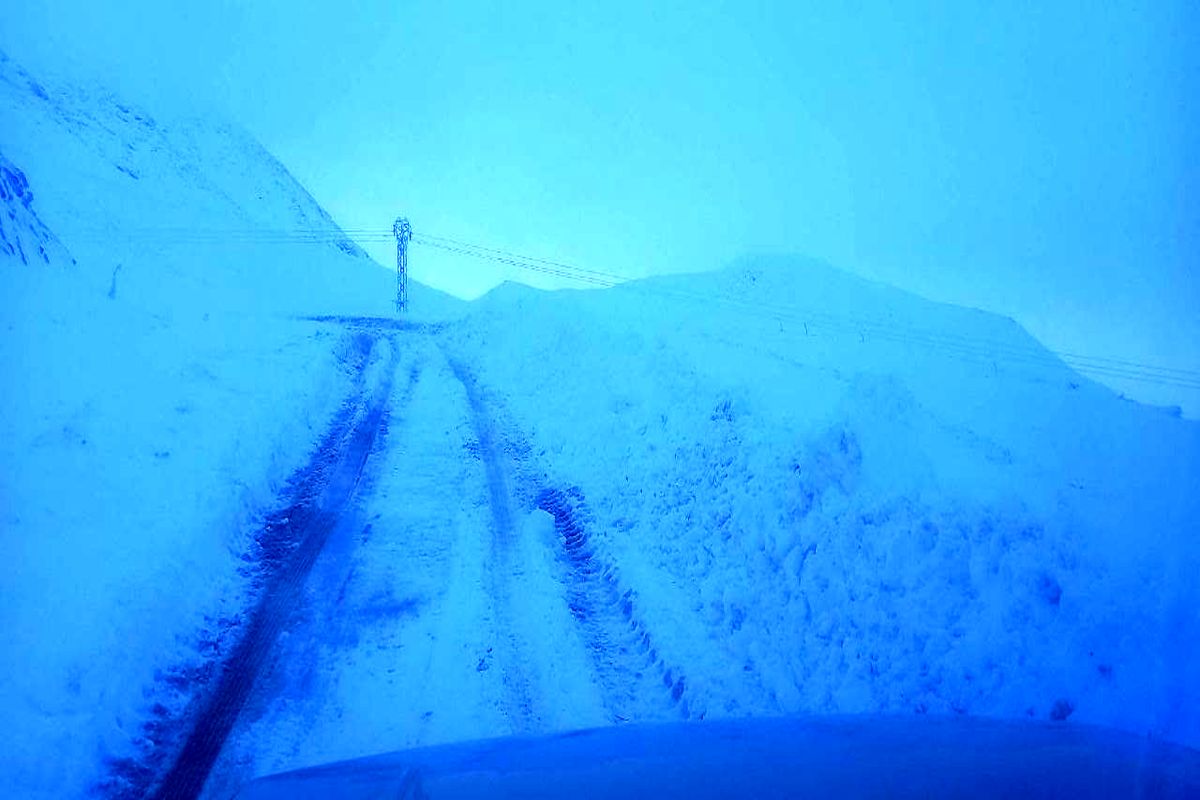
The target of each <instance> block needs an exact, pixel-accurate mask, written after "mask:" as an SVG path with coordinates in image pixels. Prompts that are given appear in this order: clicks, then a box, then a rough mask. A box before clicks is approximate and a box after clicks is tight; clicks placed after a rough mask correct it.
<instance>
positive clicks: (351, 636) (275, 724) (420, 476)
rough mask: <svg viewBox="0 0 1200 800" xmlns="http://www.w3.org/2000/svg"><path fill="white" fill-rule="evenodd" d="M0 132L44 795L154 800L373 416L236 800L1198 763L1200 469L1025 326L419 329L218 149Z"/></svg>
mask: <svg viewBox="0 0 1200 800" xmlns="http://www.w3.org/2000/svg"><path fill="white" fill-rule="evenodd" d="M0 103H2V105H0V108H2V109H3V112H2V113H3V125H0V178H2V186H3V194H0V202H3V204H4V207H3V209H0V212H2V214H3V219H2V220H0V222H2V223H3V225H2V228H0V230H2V232H3V240H2V241H0V280H2V281H3V286H2V287H0V292H2V294H0V296H2V298H3V300H2V301H0V326H2V330H3V337H2V338H0V365H2V366H3V371H4V372H3V374H4V387H3V391H2V392H0V500H2V503H3V505H2V508H0V513H2V515H3V516H2V517H0V520H2V522H0V526H2V527H0V557H2V558H3V559H4V562H5V563H6V564H7V565H9V568H8V569H6V570H5V571H4V573H3V578H0V624H2V625H3V629H4V631H5V634H6V640H7V641H6V646H5V647H4V648H3V650H2V652H0V713H3V714H4V717H5V719H6V720H7V721H8V725H9V728H10V731H12V732H13V733H14V735H13V736H10V737H9V738H10V742H9V744H8V745H7V746H6V747H5V749H4V752H3V754H2V755H0V785H3V786H6V787H11V791H13V792H14V793H15V794H18V795H22V796H30V797H59V796H78V795H82V794H85V793H87V792H88V791H92V790H97V789H98V790H99V791H100V792H101V794H108V795H112V796H121V793H122V792H123V791H124V792H130V791H133V790H134V789H136V788H138V787H141V788H143V789H144V788H146V787H148V786H152V785H153V781H154V780H156V779H157V778H156V776H157V777H158V778H160V777H161V772H162V770H164V769H166V768H167V767H169V763H168V762H169V760H170V758H171V757H172V752H173V751H172V750H171V747H172V746H173V745H171V742H174V741H176V739H178V737H179V736H186V732H187V729H188V724H189V720H191V719H193V717H194V715H195V714H196V713H198V712H197V711H196V709H197V707H198V706H200V705H202V703H200V700H199V699H202V698H203V696H204V692H205V691H206V687H210V686H211V680H212V675H213V674H214V670H216V669H217V668H218V667H219V665H220V664H221V663H223V662H222V659H223V658H224V657H225V656H226V655H227V654H228V653H229V652H230V650H231V648H232V647H233V646H234V645H235V644H236V642H237V641H238V639H239V636H240V635H241V633H240V631H241V630H243V629H244V628H245V627H246V626H247V625H248V624H249V620H251V619H252V609H253V608H255V607H256V605H255V604H256V602H257V598H258V597H259V595H260V594H261V592H262V591H263V583H262V582H261V581H256V575H258V574H259V573H258V572H256V569H257V567H256V565H255V563H254V558H255V553H256V552H257V551H256V550H255V546H256V545H255V542H256V539H258V537H259V536H260V534H261V533H262V531H263V530H265V529H266V526H268V525H269V520H271V519H272V517H271V516H270V515H271V514H273V513H277V512H279V511H280V508H281V503H282V502H283V500H284V499H285V498H286V497H288V492H289V491H290V488H289V484H287V480H288V478H289V476H294V475H297V474H302V473H303V471H304V470H305V469H306V465H311V464H313V463H317V462H318V461H319V459H320V458H322V457H326V458H329V457H332V456H331V455H330V454H331V453H333V452H334V451H330V450H328V449H326V444H327V434H328V433H329V431H330V430H336V425H337V420H339V419H343V418H349V417H352V416H353V414H355V413H357V412H356V411H355V409H356V408H357V406H356V405H355V403H356V402H359V401H358V400H356V399H355V398H361V397H367V396H376V395H378V396H380V397H381V398H382V399H381V400H380V402H382V403H383V406H382V416H381V417H380V419H381V422H380V423H379V428H378V431H377V433H378V435H377V436H374V438H373V439H372V441H373V444H372V445H371V448H370V452H369V454H368V453H363V454H362V455H363V456H364V457H365V461H364V462H363V463H362V464H359V465H358V466H359V467H360V468H361V469H359V470H357V471H352V473H347V474H352V477H351V478H347V479H346V481H348V485H346V486H343V487H341V489H342V490H344V494H345V496H346V497H348V498H349V499H348V501H347V502H346V506H345V509H344V510H343V509H340V508H339V513H338V516H337V519H336V521H335V524H334V526H333V527H332V528H331V530H330V532H329V537H328V541H327V542H325V544H324V547H323V548H322V549H321V551H320V553H319V555H318V556H317V557H316V558H315V560H314V561H313V563H312V564H311V573H306V577H305V583H304V588H303V592H302V593H301V594H300V595H298V596H300V597H302V598H303V601H302V602H300V603H298V604H297V608H296V609H295V612H294V616H293V617H290V618H289V619H288V620H287V621H286V624H285V625H284V626H283V630H282V632H281V633H279V635H278V641H277V642H276V643H275V644H274V647H273V650H272V655H271V657H270V658H269V659H268V660H267V663H266V665H265V666H264V668H263V672H262V674H261V675H257V674H256V675H252V676H249V679H251V680H253V681H254V689H253V691H252V693H251V695H250V699H249V700H248V701H247V704H246V707H245V710H244V711H243V712H242V713H241V716H240V717H239V719H238V721H237V724H236V725H235V726H234V727H233V730H232V732H231V733H230V735H229V739H228V740H227V742H226V743H225V746H224V748H223V750H222V752H221V755H220V758H219V759H218V760H217V762H216V765H215V767H214V770H213V773H212V777H211V779H209V782H208V788H207V789H206V792H207V794H208V795H209V796H213V797H223V796H227V795H228V794H230V793H232V792H233V791H234V790H235V789H236V787H237V786H238V785H239V784H240V783H241V782H242V781H244V780H246V779H248V778H251V777H254V776H257V775H262V774H268V773H271V772H276V771H280V770H286V769H294V768H298V767H304V766H312V765H315V764H320V763H322V762H327V761H331V760H334V759H344V758H354V757H359V756H366V755H371V754H373V753H377V752H382V751H386V750H393V749H397V748H402V747H410V746H418V745H429V744H437V743H445V742H454V741H461V740H465V739H474V738H479V737H483V736H504V735H510V734H537V733H542V732H547V731H554V730H568V729H572V728H579V727H587V726H595V725H606V724H619V723H621V722H624V721H630V720H636V721H653V720H664V721H665V720H677V719H681V718H683V719H690V720H700V719H712V718H717V717H738V716H747V715H750V716H761V715H778V714H781V713H782V714H791V713H821V714H827V713H838V714H843V713H863V712H886V713H894V714H927V715H960V714H967V715H979V716H995V717H1006V718H1034V719H1039V720H1048V721H1053V722H1060V723H1062V724H1074V723H1077V722H1079V721H1083V722H1090V723H1097V724H1103V725H1108V726H1113V727H1116V728H1120V729H1123V730H1126V731H1131V732H1134V733H1137V734H1152V735H1154V736H1156V737H1161V738H1164V739H1168V740H1171V741H1175V742H1180V743H1183V744H1187V745H1190V746H1197V745H1200V713H1197V710H1196V709H1200V681H1198V680H1197V679H1196V675H1195V671H1194V669H1193V668H1192V666H1191V665H1193V664H1195V663H1197V660H1198V659H1200V616H1198V615H1200V588H1198V587H1200V582H1198V581H1197V578H1196V575H1195V565H1196V564H1198V563H1200V559H1198V556H1200V543H1198V542H1200V539H1198V537H1197V536H1196V531H1197V521H1198V520H1200V499H1198V497H1200V492H1197V491H1196V485H1197V480H1196V477H1197V474H1198V473H1197V467H1198V466H1200V425H1198V424H1197V423H1195V422H1191V421H1187V420H1183V419H1180V418H1178V417H1174V416H1171V415H1170V414H1167V413H1164V412H1163V411H1161V410H1158V409H1153V408H1147V407H1144V406H1139V405H1137V404H1135V403H1131V402H1129V401H1127V400H1124V399H1122V398H1120V397H1118V396H1116V395H1114V394H1113V393H1111V392H1110V391H1109V390H1107V389H1105V388H1103V387H1101V386H1099V385H1097V384H1095V383H1092V382H1091V381H1089V380H1087V379H1085V378H1082V377H1080V376H1079V375H1078V374H1076V373H1074V372H1072V371H1071V370H1070V369H1069V368H1068V367H1066V366H1065V365H1063V364H1062V363H1061V362H1060V361H1059V360H1058V359H1056V358H1055V357H1054V356H1053V355H1052V354H1050V353H1049V352H1048V351H1046V350H1045V349H1044V348H1042V347H1041V346H1040V345H1039V344H1038V343H1037V342H1036V341H1035V340H1033V339H1032V338H1031V337H1030V336H1028V334H1026V333H1025V332H1024V331H1023V330H1022V329H1021V328H1020V327H1019V326H1018V325H1017V324H1016V323H1014V322H1013V321H1011V320H1009V319H1006V318H1003V317H999V316H996V315H992V314H987V313H983V312H980V311H975V310H970V309H963V308H958V307H952V306H946V305H941V304H936V303H932V302H929V301H926V300H923V299H921V298H919V297H916V296H913V295H910V294H907V293H904V292H902V291H899V290H896V289H893V288H890V287H885V286H881V285H877V284H873V283H869V282H866V281H862V280H860V279H858V278H854V277H852V276H850V275H848V274H846V273H843V272H839V271H837V270H835V269H833V268H831V267H828V266H826V265H822V264H818V263H813V262H808V261H804V260H800V259H795V258H791V257H783V256H780V257H759V258H753V259H746V260H743V261H741V262H738V263H735V264H733V265H730V266H729V267H727V268H726V269H724V270H721V271H719V272H714V273H705V274H700V275H691V276H676V277H669V278H657V279H651V280H645V281H638V282H634V283H629V284H625V285H622V286H619V287H616V288H613V289H608V290H603V291H599V290H594V291H579V292H575V291H560V292H553V293H547V292H541V291H536V290H532V289H529V288H526V287H522V286H518V285H505V286H502V287H500V288H499V289H497V290H495V291H493V292H492V293H490V294H489V295H487V296H485V297H484V298H481V299H480V300H478V301H476V302H474V303H472V304H459V303H457V302H456V301H453V300H451V299H450V298H447V297H444V296H441V295H439V294H437V293H436V292H433V291H431V290H428V289H426V288H424V287H421V286H419V285H414V286H413V287H412V291H411V302H412V305H413V307H414V309H415V314H416V315H417V316H416V317H415V318H413V319H410V320H409V322H408V323H406V324H404V325H399V326H398V325H394V324H390V323H388V322H387V321H386V320H383V321H381V318H385V317H389V316H391V315H392V314H393V312H392V309H391V301H392V291H393V288H394V277H393V275H392V274H391V273H390V272H389V271H387V270H384V269H382V268H380V267H379V266H378V265H376V264H374V263H373V262H371V261H369V260H368V259H367V258H366V257H365V256H364V255H363V254H362V253H361V251H359V250H358V248H357V247H356V246H355V245H354V244H353V243H352V242H351V241H349V240H348V239H347V238H346V237H345V236H344V235H343V234H342V233H341V231H340V230H339V229H338V227H337V226H336V224H335V223H334V222H333V221H332V220H330V219H329V217H328V215H326V214H325V213H324V212H323V211H322V210H321V208H320V207H319V206H318V205H317V204H316V203H315V202H314V201H313V200H312V198H311V197H309V196H308V194H307V193H306V192H305V191H304V189H303V188H302V187H300V186H299V185H298V184H297V183H296V182H295V181H294V180H293V179H292V178H291V177H290V176H289V175H288V173H287V172H286V170H285V169H284V168H283V167H282V166H281V165H280V164H279V163H278V162H276V161H275V160H274V159H273V158H271V157H270V155H269V154H267V153H266V152H265V151H264V150H263V149H262V148H261V147H260V146H259V145H258V144H256V143H255V142H254V141H253V140H252V139H250V138H249V137H247V136H246V135H245V134H243V133H241V132H239V131H237V130H236V129H235V128H232V127H230V126H227V125H223V124H217V123H213V122H211V121H208V120H186V119H165V118H160V117H159V116H151V115H150V114H148V113H146V112H144V111H143V110H141V109H138V108H136V107H134V106H132V105H129V104H126V103H123V102H121V101H120V100H118V99H116V98H113V97H111V96H110V95H108V94H106V93H105V92H103V91H102V90H96V89H84V88H80V87H79V86H76V85H72V84H68V83H63V82H59V83H53V84H52V83H50V82H43V81H39V80H36V79H35V78H34V77H33V76H30V75H29V74H27V73H26V72H25V71H24V70H22V69H21V68H20V67H19V66H17V65H16V64H14V63H12V62H11V61H8V60H7V59H2V60H0ZM317 318H319V319H317ZM356 419H357V418H356ZM323 437H325V438H323ZM338 452H340V451H338ZM335 454H336V453H335ZM339 457H340V456H339ZM264 520H267V521H268V522H264ZM198 698H199V699H198ZM173 736H174V737H175V738H174V739H173V738H172V737H173Z"/></svg>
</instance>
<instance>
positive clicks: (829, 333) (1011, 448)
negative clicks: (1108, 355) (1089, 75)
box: [454, 258, 1200, 744]
mask: <svg viewBox="0 0 1200 800" xmlns="http://www.w3.org/2000/svg"><path fill="white" fill-rule="evenodd" d="M476 306H477V307H476V308H475V309H474V311H473V313H472V314H471V315H470V316H469V317H468V319H467V320H466V321H465V322H464V325H463V326H462V329H461V330H460V331H459V332H457V333H456V334H454V335H455V336H456V337H457V341H456V344H455V346H456V347H457V348H459V350H460V351H461V352H462V353H463V354H464V357H465V358H467V359H468V360H470V361H472V362H473V363H475V364H476V365H477V368H478V370H479V377H480V380H481V382H482V383H484V384H486V385H487V386H489V389H490V391H492V392H494V393H496V394H497V395H498V396H501V397H503V399H504V402H505V403H506V405H507V407H508V411H509V413H510V414H511V415H512V417H513V418H514V419H515V420H517V421H518V422H519V423H520V425H521V426H522V428H523V430H524V432H525V435H526V436H527V437H528V440H529V444H530V445H531V447H532V452H533V458H535V459H537V460H538V461H539V462H540V463H541V465H542V466H544V467H545V469H546V470H547V473H548V475H547V481H548V482H549V483H551V484H553V485H558V486H577V487H580V489H581V490H582V494H583V495H584V496H586V498H587V500H588V502H589V504H590V506H591V509H590V510H591V514H592V517H593V520H594V528H595V529H594V530H592V531H591V532H590V540H591V542H592V544H593V546H594V547H595V548H596V549H597V550H599V551H601V552H602V553H603V554H604V556H605V558H606V559H607V560H608V561H609V562H610V563H613V564H617V565H619V569H620V573H621V577H620V579H621V581H622V582H623V583H624V585H627V586H630V587H632V588H633V589H634V590H635V596H636V597H638V598H639V599H638V602H637V607H638V608H639V609H640V612H641V614H642V616H643V621H644V622H645V624H646V626H647V628H648V629H649V630H651V631H652V632H653V634H654V637H655V640H656V642H657V643H658V645H659V651H660V653H661V655H662V657H663V659H664V660H665V661H668V662H670V663H675V664H679V665H682V666H683V667H684V668H685V669H687V670H688V676H687V678H688V681H687V683H688V694H689V697H688V699H689V704H690V708H691V712H692V713H693V715H695V714H697V713H699V714H703V715H706V716H717V715H720V716H732V715H743V714H758V713H775V712H781V711H782V712H822V713H843V712H866V711H884V712H905V713H907V712H912V713H921V714H924V713H930V714H956V713H965V714H978V715H998V716H1006V717H1017V716H1029V717H1036V718H1042V719H1065V718H1067V717H1069V718H1070V719H1071V720H1084V721H1088V722H1095V723H1103V724H1109V725H1116V726H1119V727H1122V728H1125V729H1128V730H1132V731H1136V732H1139V733H1141V732H1151V733H1154V734H1156V735H1161V736H1164V737H1168V738H1171V739H1175V740H1178V741H1183V742H1187V743H1191V744H1196V743H1200V714H1197V713H1196V711H1195V709H1197V708H1200V681H1197V680H1196V679H1195V677H1194V674H1193V671H1192V669H1191V666H1190V665H1192V664H1194V663H1196V659H1197V657H1198V656H1200V646H1198V644H1197V643H1198V642H1200V621H1198V618H1197V609H1198V608H1200V604H1198V600H1200V592H1198V591H1197V582H1196V580H1195V577H1194V575H1192V574H1190V571H1189V567H1188V566H1187V565H1189V564H1193V565H1194V564H1196V563H1200V562H1198V561H1197V555H1200V553H1198V552H1197V549H1198V547H1197V542H1196V539H1195V536H1194V534H1195V531H1196V523H1197V520H1198V519H1200V508H1198V505H1200V503H1198V500H1197V497H1196V494H1197V493H1196V492H1195V480H1196V479H1195V476H1196V474H1197V470H1196V468H1197V466H1198V458H1197V456H1198V454H1200V425H1197V424H1195V423H1193V422H1188V421H1185V420H1180V419H1178V418H1174V417H1172V416H1171V415H1169V414H1165V413H1162V412H1161V411H1159V410H1156V409H1149V408H1146V407H1141V406H1138V405H1135V404H1133V403H1130V402H1128V401H1125V400H1122V399H1120V398H1118V397H1117V396H1115V395H1113V394H1112V393H1111V392H1110V391H1109V390H1107V389H1105V388H1103V387H1101V386H1099V385H1097V384H1094V383H1092V382H1090V381H1088V380H1087V379H1086V378H1082V377H1080V376H1079V375H1077V374H1075V373H1073V372H1072V371H1071V370H1069V369H1068V368H1067V367H1066V366H1064V365H1063V364H1062V363H1061V362H1060V361H1059V360H1058V359H1056V358H1055V357H1054V356H1052V355H1051V354H1050V353H1049V352H1047V351H1045V350H1044V349H1043V348H1041V347H1040V346H1039V345H1038V344H1037V342H1036V341H1034V340H1033V339H1032V338H1031V337H1029V336H1028V335H1027V334H1026V333H1025V332H1024V331H1023V330H1021V329H1020V328H1019V327H1018V326H1017V325H1016V324H1015V323H1013V322H1012V321H1011V320H1008V319H1004V318H1001V317H997V316H994V315H989V314H985V313H982V312H978V311H974V310H969V309H963V308H957V307H951V306H946V305H940V304H935V303H931V302H928V301H925V300H923V299H921V298H918V297H915V296H912V295H909V294H906V293H903V292H900V291H898V290H895V289H891V288H888V287H884V286H880V285H877V284H872V283H869V282H866V281H863V280H860V279H857V278H853V277H851V276H849V275H846V274H843V273H840V272H838V271H836V270H833V269H831V268H829V267H826V266H823V265H820V264H814V263H811V262H805V261H800V260H795V259H783V258H762V259H757V260H747V261H743V262H740V263H738V264H735V265H733V266H731V267H730V268H729V269H727V270H724V271H722V272H719V273H713V274H706V275H698V276H684V277H671V278H658V279H652V280H648V281H641V282H637V283H633V284H626V285H624V286H622V287H619V288H616V289H613V290H608V291H604V292H558V293H549V294H548V293H542V292H537V291H534V290H530V289H525V288H522V287H517V286H504V287H501V288H499V289H497V290H496V291H495V292H493V293H492V294H491V295H489V296H487V297H485V298H484V299H482V300H481V301H480V302H479V303H477V304H476Z"/></svg>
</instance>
